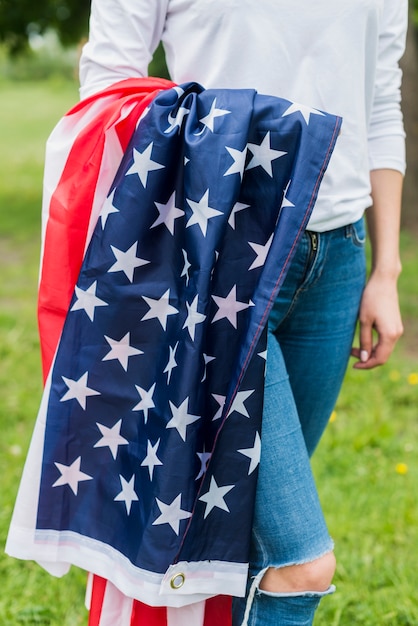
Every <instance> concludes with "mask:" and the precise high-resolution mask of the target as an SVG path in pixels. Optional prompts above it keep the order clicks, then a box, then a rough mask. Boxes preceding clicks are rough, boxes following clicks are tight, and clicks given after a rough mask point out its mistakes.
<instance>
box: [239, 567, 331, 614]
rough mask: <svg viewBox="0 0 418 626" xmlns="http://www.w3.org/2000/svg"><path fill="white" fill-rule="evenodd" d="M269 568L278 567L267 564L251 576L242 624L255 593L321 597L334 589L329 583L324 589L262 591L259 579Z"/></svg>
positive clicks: (273, 596) (276, 595) (278, 595)
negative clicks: (267, 565)
mask: <svg viewBox="0 0 418 626" xmlns="http://www.w3.org/2000/svg"><path fill="white" fill-rule="evenodd" d="M270 568H274V569H280V567H275V566H273V565H272V566H269V567H265V568H263V569H262V570H260V571H259V572H258V574H256V575H255V576H254V577H253V579H252V582H251V585H250V588H249V590H248V596H247V603H246V607H245V613H244V620H243V622H242V626H246V624H247V623H248V619H249V616H250V611H251V607H252V604H253V600H254V597H255V596H256V594H257V595H265V596H271V597H272V598H292V597H301V596H307V597H317V598H321V597H322V596H327V595H330V594H332V593H334V591H335V585H330V586H329V587H328V589H326V590H325V591H311V590H306V591H294V592H271V591H264V590H262V589H260V583H261V580H262V578H263V576H264V574H265V573H266V572H267V570H269V569H270Z"/></svg>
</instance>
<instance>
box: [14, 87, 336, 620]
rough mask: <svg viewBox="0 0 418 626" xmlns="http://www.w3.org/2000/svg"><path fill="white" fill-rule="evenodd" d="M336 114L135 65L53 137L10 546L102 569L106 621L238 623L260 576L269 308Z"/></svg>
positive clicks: (98, 581) (50, 560)
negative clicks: (240, 606)
mask: <svg viewBox="0 0 418 626" xmlns="http://www.w3.org/2000/svg"><path fill="white" fill-rule="evenodd" d="M340 125H341V119H340V118H338V117H335V116H333V115H329V114H327V113H324V112H322V111H318V110H315V109H312V108H310V107H307V106H305V105H300V104H296V103H292V102H289V101H287V100H284V99H280V98H276V97H270V96H265V95H260V94H258V93H257V92H255V91H253V90H228V89H223V90H205V89H203V88H202V87H201V86H199V85H197V84H195V83H190V84H186V85H181V86H176V85H173V84H172V83H170V82H168V81H160V80H158V79H135V80H128V81H122V82H121V83H118V84H116V85H115V86H113V87H111V88H109V89H107V90H105V91H103V92H101V93H99V94H97V95H95V96H92V97H91V98H88V99H86V100H85V101H83V102H81V103H79V104H78V105H77V106H76V107H75V108H74V109H72V110H71V111H70V112H69V113H68V114H67V115H66V116H65V117H64V118H63V119H62V120H61V121H60V122H59V124H58V125H57V127H56V129H55V130H54V131H53V133H52V135H51V138H50V140H49V142H48V146H47V159H46V168H45V188H44V205H43V214H44V218H43V244H42V264H41V274H40V288H39V324H40V332H41V345H42V353H43V365H44V372H45V379H46V383H45V390H44V395H43V398H42V403H41V407H40V410H39V415H38V419H37V422H36V425H35V430H34V435H33V438H32V443H31V446H30V450H29V453H28V458H27V461H26V465H25V469H24V473H23V477H22V481H21V485H20V489H19V494H18V497H17V501H16V506H15V511H14V515H13V519H12V523H11V527H10V531H9V537H8V542H7V547H6V550H7V552H8V553H9V554H11V555H13V556H16V557H18V558H24V559H34V560H36V561H38V562H39V563H40V564H41V565H42V566H43V567H45V568H46V569H47V570H48V571H49V572H51V573H52V574H54V575H58V576H60V575H63V574H64V573H65V572H66V571H68V568H69V567H70V565H71V564H74V565H77V566H79V567H81V568H84V569H85V570H86V571H89V572H92V573H93V574H94V579H93V584H92V589H93V592H92V608H91V613H90V625H91V626H106V625H107V624H112V625H114V624H115V623H117V624H120V626H125V624H126V625H127V626H129V625H130V624H132V625H133V624H135V625H136V626H142V625H145V624H146V626H154V625H155V626H165V625H168V626H177V624H179V623H182V624H184V623H186V622H187V623H191V624H193V626H200V625H203V623H205V624H206V626H207V625H208V624H209V623H210V624H212V625H213V624H214V623H216V624H217V625H219V626H227V624H228V619H229V618H228V607H229V604H230V597H231V596H234V595H235V596H240V595H241V596H242V595H243V594H244V592H245V585H246V578H247V569H248V551H249V541H250V533H251V523H252V508H253V500H254V493H255V487H256V479H257V466H258V462H259V458H260V432H261V427H262V425H261V414H262V400H263V381H264V368H265V361H266V320H267V317H268V314H269V311H270V308H271V306H272V303H273V301H274V299H275V297H276V295H277V293H278V290H279V289H280V285H281V284H282V282H283V279H284V276H285V274H286V270H287V267H288V265H289V263H290V261H291V258H292V255H293V252H294V250H295V246H296V245H297V242H298V241H299V238H300V236H301V234H302V232H303V230H304V228H305V226H306V223H307V221H308V219H309V216H310V214H311V211H312V209H313V206H314V203H315V199H316V197H317V193H318V189H319V186H320V183H321V180H322V177H323V175H324V172H325V170H326V167H327V165H328V162H329V159H330V156H331V153H332V150H333V147H334V145H335V141H336V139H337V136H338V133H339V129H340ZM225 596H228V597H229V599H228V598H227V597H225ZM115 611H118V613H117V615H118V618H117V620H116V618H115V615H116V613H115ZM214 616H216V617H214ZM186 618H187V619H186ZM185 619H186V621H185ZM112 620H113V621H112ZM222 620H224V621H222Z"/></svg>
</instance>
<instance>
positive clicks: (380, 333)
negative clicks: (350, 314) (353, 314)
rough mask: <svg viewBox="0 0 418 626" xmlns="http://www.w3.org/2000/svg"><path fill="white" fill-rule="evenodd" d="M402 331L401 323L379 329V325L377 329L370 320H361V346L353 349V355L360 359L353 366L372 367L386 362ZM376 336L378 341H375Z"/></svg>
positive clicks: (358, 367)
mask: <svg viewBox="0 0 418 626" xmlns="http://www.w3.org/2000/svg"><path fill="white" fill-rule="evenodd" d="M402 332H403V328H402V325H401V324H394V325H393V326H392V327H389V328H384V329H383V330H379V326H376V329H375V327H374V324H372V323H371V322H370V321H367V322H364V321H363V322H362V321H360V347H359V348H353V349H352V351H351V354H352V356H354V357H355V358H357V359H358V361H357V362H356V363H355V364H354V365H353V367H354V368H355V369H372V368H373V367H377V366H379V365H383V364H384V363H386V361H387V360H388V359H389V357H390V355H391V354H392V352H393V349H394V347H395V345H396V342H397V341H398V339H399V337H400V336H401V335H402ZM376 337H377V341H375V342H374V339H375V338H376Z"/></svg>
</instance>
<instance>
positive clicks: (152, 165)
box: [126, 142, 165, 187]
mask: <svg viewBox="0 0 418 626" xmlns="http://www.w3.org/2000/svg"><path fill="white" fill-rule="evenodd" d="M152 147H153V143H152V142H151V143H150V144H149V146H147V148H145V150H144V152H139V150H136V148H134V152H133V157H134V162H133V164H132V165H131V167H130V168H129V170H128V171H127V172H126V176H129V175H130V174H138V176H139V180H140V181H141V183H142V186H143V187H146V186H147V180H148V174H149V173H150V172H153V171H154V170H160V169H162V168H163V167H165V165H161V163H157V162H156V161H153V160H152V159H151V152H152Z"/></svg>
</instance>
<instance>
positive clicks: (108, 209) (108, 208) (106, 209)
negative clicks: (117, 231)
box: [100, 189, 119, 230]
mask: <svg viewBox="0 0 418 626" xmlns="http://www.w3.org/2000/svg"><path fill="white" fill-rule="evenodd" d="M115 191H116V189H113V191H112V193H111V194H110V195H109V196H108V197H107V198H106V200H105V202H104V204H103V207H102V210H101V211H100V220H101V223H102V230H104V229H105V226H106V222H107V218H108V217H109V215H110V214H111V213H119V209H117V208H116V207H115V206H114V205H113V200H114V197H115Z"/></svg>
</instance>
